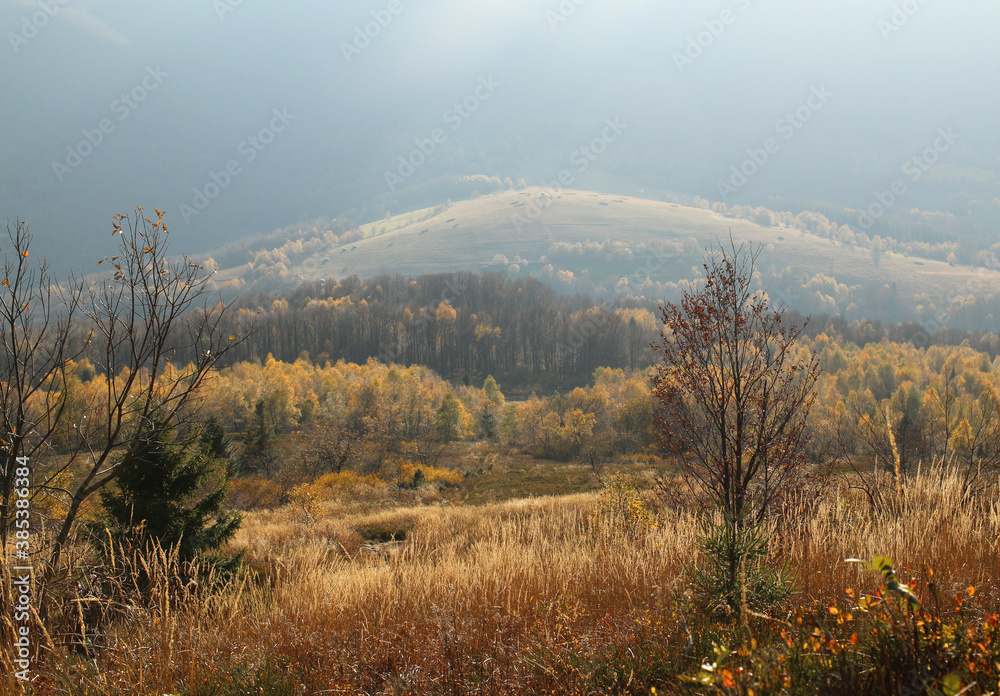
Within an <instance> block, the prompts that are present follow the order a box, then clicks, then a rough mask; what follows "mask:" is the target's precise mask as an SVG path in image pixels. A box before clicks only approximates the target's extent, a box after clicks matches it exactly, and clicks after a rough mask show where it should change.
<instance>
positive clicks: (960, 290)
mask: <svg viewBox="0 0 1000 696" xmlns="http://www.w3.org/2000/svg"><path fill="white" fill-rule="evenodd" d="M541 191H542V190H541V189H528V190H526V191H508V192H505V193H501V194H496V195H492V196H487V197H484V198H478V199H475V200H469V201H462V202H459V203H456V204H454V205H452V206H450V207H449V208H447V209H445V210H444V211H443V212H441V213H439V214H436V215H434V214H433V210H432V209H427V210H422V211H415V212H413V213H406V214H404V215H400V216H396V217H395V218H392V219H390V220H386V221H380V222H377V223H372V224H369V225H366V226H365V228H364V229H365V232H366V236H367V235H372V236H368V237H367V238H366V239H363V240H360V241H357V242H352V243H348V244H346V245H337V246H333V247H329V248H326V249H323V250H322V251H320V252H318V253H317V254H315V255H313V256H311V257H307V258H305V259H302V260H301V261H300V262H298V263H297V264H296V265H295V266H293V267H292V268H291V269H290V270H291V271H292V272H293V273H294V274H296V275H298V276H299V277H301V278H302V279H303V280H318V279H320V278H327V279H330V280H334V279H339V278H342V277H345V276H347V275H351V274H357V275H360V276H373V275H376V274H378V273H383V272H390V273H402V274H404V275H419V274H422V273H431V272H439V271H454V270H473V269H483V268H487V267H489V264H490V263H491V261H492V259H493V257H494V255H496V254H503V255H505V256H507V257H508V258H510V259H511V260H513V258H514V257H515V256H517V255H520V256H521V257H523V258H524V259H526V260H527V261H529V262H531V263H530V265H529V267H528V268H529V269H530V270H536V269H537V267H539V266H540V264H539V263H538V261H539V258H540V257H541V256H542V255H544V254H546V253H547V251H548V248H549V244H550V243H551V242H568V243H575V242H583V241H586V240H593V241H597V242H603V241H604V240H608V239H610V240H621V241H626V242H629V241H634V242H648V241H650V240H653V239H657V238H661V239H678V238H679V239H683V238H687V237H694V238H695V239H696V240H697V241H698V243H699V244H700V245H701V246H703V247H705V246H708V245H710V244H712V243H714V242H715V241H716V240H717V239H718V238H720V237H724V236H726V235H727V234H728V233H729V231H730V230H731V231H732V233H733V235H734V237H735V238H736V239H737V240H750V241H753V242H759V243H764V244H773V245H774V246H773V249H769V250H768V252H767V253H766V254H765V257H764V259H763V266H764V269H765V270H766V269H767V268H769V267H771V266H774V267H775V268H777V269H781V268H784V267H785V266H791V267H792V268H793V269H794V270H796V271H800V270H801V271H807V272H808V273H809V274H810V275H814V274H816V273H826V274H829V273H831V272H832V273H833V275H834V276H835V277H836V278H837V280H838V281H839V282H841V283H847V284H848V285H854V284H866V285H872V284H873V283H877V284H878V285H881V284H882V283H892V282H895V283H896V284H897V287H898V291H899V296H900V297H907V298H908V297H913V296H914V295H915V294H918V293H921V292H926V293H928V294H929V295H931V296H932V297H934V298H936V299H938V300H939V301H940V298H950V297H952V296H954V295H955V294H960V295H965V294H969V293H970V292H973V291H974V290H977V289H982V290H986V291H988V292H1000V274H998V273H995V272H989V271H985V270H983V269H977V270H972V269H969V268H967V267H960V266H949V265H948V264H946V263H942V262H938V261H929V260H925V259H914V258H909V257H904V256H901V255H897V254H886V255H885V256H884V257H883V260H882V263H881V266H880V267H879V268H876V267H875V266H874V264H873V262H872V259H871V255H870V253H869V252H867V251H866V250H862V249H854V248H849V247H843V246H838V245H834V244H831V243H830V242H829V241H828V240H825V239H822V238H820V237H818V236H815V235H812V234H808V233H802V232H801V231H799V230H793V229H789V228H785V227H779V226H775V227H762V226H760V225H757V224H756V223H753V222H749V221H747V220H739V219H734V218H729V217H724V216H722V215H719V214H717V213H714V212H712V211H708V210H701V209H698V208H692V207H682V206H678V205H675V204H671V203H665V202H661V201H652V200H644V199H637V198H629V197H623V196H616V195H612V194H599V193H593V192H588V191H565V192H563V193H562V195H560V196H558V197H556V198H553V199H551V201H549V202H548V205H547V207H546V208H545V209H544V210H542V211H541V215H540V216H539V217H538V218H537V219H536V220H534V221H531V222H527V224H522V229H521V230H520V231H519V230H518V229H517V224H516V216H518V215H520V216H522V218H524V217H525V211H526V210H527V209H528V208H527V207H526V206H525V205H524V204H526V203H528V204H530V202H531V201H534V200H536V199H537V196H538V194H539V193H540V192H541ZM373 232H374V234H372V233H373ZM325 258H328V259H329V261H326V262H324V259H325ZM568 263H569V262H566V261H563V262H561V263H560V264H559V265H557V270H558V269H559V268H566V267H567V266H568ZM577 263H578V264H580V267H577V268H574V267H572V266H568V268H569V270H574V271H575V272H577V273H579V271H580V270H581V268H582V267H585V264H586V263H587V261H586V260H584V261H582V262H577ZM493 268H498V267H496V266H493ZM500 268H502V267H500ZM684 270H685V271H687V272H686V273H684V276H682V277H690V276H691V273H690V271H689V270H687V268H686V267H685V269H684ZM238 272H239V271H237V270H236V269H230V270H227V271H223V272H222V273H220V277H219V280H220V281H224V280H228V279H229V278H231V277H235V275H236V274H237V273H238ZM678 272H679V271H678V269H677V268H676V267H670V268H668V269H667V271H666V272H664V273H662V274H661V275H660V276H657V275H656V274H654V278H655V279H657V280H661V281H667V280H677V279H679V278H678V277H677V276H676V274H677V273H678ZM672 275H673V277H671V276H672Z"/></svg>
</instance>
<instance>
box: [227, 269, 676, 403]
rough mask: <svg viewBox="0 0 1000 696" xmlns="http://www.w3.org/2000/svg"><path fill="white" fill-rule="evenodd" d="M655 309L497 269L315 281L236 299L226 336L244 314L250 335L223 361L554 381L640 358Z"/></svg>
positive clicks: (654, 330)
mask: <svg viewBox="0 0 1000 696" xmlns="http://www.w3.org/2000/svg"><path fill="white" fill-rule="evenodd" d="M655 310H656V305H655V303H635V302H633V303H631V304H629V303H627V302H621V303H615V304H611V303H609V304H606V305H602V306H598V305H595V304H594V302H593V301H592V300H591V299H590V298H588V297H585V296H564V295H559V294H557V293H556V292H555V291H554V290H553V289H552V288H550V287H548V286H546V285H544V284H543V283H541V282H539V281H537V280H534V279H509V278H506V277H504V276H502V275H499V274H474V273H445V274H435V275H427V276H421V277H419V278H416V279H408V278H404V277H403V276H399V275H394V276H380V277H377V278H374V279H371V280H365V279H361V278H357V277H350V278H347V279H345V280H343V281H341V282H340V283H339V284H337V285H334V286H333V287H324V286H323V285H321V284H316V283H313V284H306V285H303V286H301V287H300V288H298V289H297V290H295V291H294V292H290V293H285V294H282V295H280V296H276V297H274V296H272V297H257V298H250V299H245V300H242V301H241V305H240V309H239V311H238V312H237V313H236V314H237V316H236V317H235V318H234V331H235V330H236V325H237V324H242V323H243V322H246V321H247V320H248V319H250V318H254V319H255V324H256V330H255V331H254V333H253V334H252V335H250V336H249V338H248V339H247V340H246V342H244V343H243V344H242V345H240V346H238V347H236V348H234V349H233V351H232V353H231V356H232V359H233V360H235V361H243V360H260V359H262V358H263V357H264V356H267V355H268V354H270V355H273V356H274V357H275V358H276V359H277V360H280V361H285V362H290V361H295V360H297V359H298V358H299V357H300V356H302V355H303V354H308V355H309V356H310V357H311V359H312V360H314V361H315V362H316V363H317V364H319V365H322V364H324V363H325V362H326V361H333V362H336V361H338V360H345V361H347V362H354V363H364V362H365V361H367V360H368V359H369V358H376V359H378V360H380V361H382V362H395V363H400V364H405V365H424V366H427V367H430V368H432V369H434V370H435V371H437V372H438V373H440V374H442V375H444V376H446V377H448V378H452V379H464V378H466V377H468V379H471V380H476V381H481V380H482V379H484V378H485V377H486V375H489V374H494V375H497V376H501V375H503V376H504V377H505V378H506V379H508V380H510V381H513V382H514V383H517V384H519V385H529V386H545V384H544V383H545V380H549V381H550V382H551V385H550V386H554V385H557V384H565V383H567V380H569V381H572V380H573V379H576V378H583V379H585V378H586V377H587V376H589V375H590V374H591V373H592V372H593V371H594V370H595V369H597V368H598V367H605V366H611V367H621V368H628V369H636V368H641V367H644V366H647V365H649V364H650V361H651V360H652V359H653V356H652V354H651V352H650V351H649V345H650V344H651V343H652V342H653V341H655V340H656V338H657V335H658V330H659V329H658V323H657V321H656V315H655Z"/></svg>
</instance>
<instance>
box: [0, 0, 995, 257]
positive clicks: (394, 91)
mask: <svg viewBox="0 0 1000 696" xmlns="http://www.w3.org/2000/svg"><path fill="white" fill-rule="evenodd" d="M998 26H1000V4H998V3H993V2H986V1H985V0H964V1H963V0H957V1H953V2H950V3H944V2H942V1H941V0H923V1H922V2H921V1H920V0H906V1H905V2H899V1H896V0H888V1H887V0H837V1H836V2H834V1H826V0H813V1H811V2H802V1H801V0H799V1H798V2H795V1H792V0H710V1H707V2H698V3H680V2H671V1H669V0H614V1H612V0H422V1H419V2H418V1H417V0H362V1H360V2H351V3H341V2H332V3H330V2H317V1H314V0H302V1H301V2H296V3H276V2H266V1H265V0H171V2H170V3H169V4H168V3H154V2H148V1H145V0H128V1H126V0H45V1H41V2H38V1H29V0H0V28H2V34H3V36H2V37H0V38H2V41H0V94H2V95H3V96H2V99H0V126H2V129H0V132H2V140H0V162H2V165H3V166H2V168H0V214H2V215H3V217H4V219H5V220H7V221H14V220H17V219H21V220H25V221H27V222H28V223H29V225H30V226H31V230H32V232H33V234H34V237H35V245H36V246H37V247H38V248H39V249H40V250H41V251H42V252H43V253H45V254H46V255H48V256H49V257H50V258H51V259H52V261H53V263H54V264H55V265H56V266H58V267H65V266H68V265H70V264H72V265H73V266H75V267H77V268H78V269H80V270H83V271H90V270H93V264H96V262H97V260H98V259H99V258H101V257H103V256H104V255H105V254H107V253H109V252H110V251H111V249H110V248H108V240H109V232H110V228H111V219H112V216H113V215H115V214H116V213H124V212H128V211H130V210H133V209H134V208H135V206H137V205H141V206H144V207H145V208H147V209H153V208H158V209H160V210H164V211H166V218H165V220H166V221H167V224H168V226H169V228H170V230H171V237H172V240H171V251H172V252H174V253H181V252H187V253H192V254H198V253H202V252H205V251H208V250H210V249H212V248H215V247H219V246H221V245H223V244H225V243H227V242H229V241H232V240H235V239H239V238H242V237H246V236H251V235H259V234H263V233H268V232H271V231H272V230H274V229H277V228H281V227H285V226H287V225H292V224H295V223H300V222H305V221H309V220H313V219H316V218H318V217H337V216H345V215H346V216H349V217H351V219H353V220H354V222H356V223H363V222H366V221H368V220H369V219H374V218H379V217H382V215H384V213H385V212H386V211H390V212H393V213H398V212H403V211H404V210H407V209H414V208H418V207H423V206H425V205H433V204H436V203H440V202H443V201H441V200H437V199H438V198H440V197H441V196H443V195H444V194H443V193H442V191H443V190H446V188H442V186H440V185H438V184H439V183H440V182H442V181H445V182H447V181H452V180H454V179H456V178H458V177H462V176H471V175H476V174H485V175H488V176H497V177H500V178H505V177H511V178H512V179H514V180H516V179H518V178H523V179H525V180H526V181H527V182H528V183H529V184H544V183H546V182H549V181H551V180H552V179H554V178H555V177H557V176H558V175H559V173H560V172H563V171H566V170H567V169H569V170H571V171H572V172H573V174H574V185H575V186H577V187H579V188H595V189H601V190H607V191H612V192H621V193H628V194H631V195H639V194H640V193H645V194H647V195H650V196H656V195H663V194H664V193H665V192H670V193H675V194H679V195H688V196H693V195H701V196H704V197H707V198H710V199H711V200H726V202H728V203H735V202H739V203H752V204H760V203H761V202H766V201H768V200H771V199H773V197H780V198H782V199H785V200H798V201H824V202H828V203H832V204H836V205H844V206H849V207H863V206H865V205H867V204H868V203H869V202H870V201H871V200H872V199H873V196H874V195H876V194H877V193H879V192H881V191H884V190H888V189H889V187H891V185H892V184H893V182H894V181H896V180H898V179H900V178H901V177H907V176H909V175H908V174H907V173H906V170H904V169H903V167H904V166H905V165H906V164H907V162H911V163H912V161H913V158H914V157H918V158H924V157H925V153H928V152H930V154H929V155H926V156H929V157H933V158H934V162H933V163H932V165H933V166H931V163H928V162H926V161H924V159H921V160H920V161H919V162H918V163H917V164H918V165H922V166H920V171H921V173H922V176H921V177H919V178H918V180H917V181H911V182H908V183H909V185H908V191H907V196H906V200H905V201H904V203H905V205H906V207H908V208H911V207H919V208H921V209H925V210H949V211H950V210H959V211H960V210H961V209H962V207H963V206H967V205H968V204H969V201H970V200H978V199H990V198H992V197H996V196H1000V185H998V183H997V182H998V179H997V173H998V172H1000V133H998V131H997V128H996V124H997V123H998V116H1000V113H998V110H1000V103H998V99H1000V95H998V91H997V90H996V85H995V82H996V78H995V75H996V74H998V72H1000V42H997V41H996V40H995V37H994V34H995V31H996V28H997V27H998ZM609 122H610V123H612V124H616V128H617V131H616V132H619V134H620V137H617V138H615V140H614V142H611V143H608V142H606V141H605V142H604V143H603V145H601V144H600V141H601V138H602V134H604V133H605V129H606V128H608V123H609ZM943 134H944V135H943ZM945 135H946V136H947V137H944V136H945ZM595 143H597V147H598V149H600V150H601V151H600V152H594V151H592V150H588V149H587V148H590V147H592V146H594V145H595ZM928 148H930V151H929V150H928ZM581 157H583V159H581ZM401 158H402V160H403V161H406V160H409V162H410V163H411V164H412V163H414V162H418V163H419V165H418V166H415V167H412V171H411V168H407V167H406V166H405V165H404V166H403V168H402V169H400V166H401ZM748 161H752V162H753V164H756V166H753V164H749V165H748V164H747V163H748ZM584 162H586V166H585V167H584V166H583V163H584ZM911 168H912V167H911ZM740 170H742V171H744V172H746V171H752V172H753V174H752V175H751V176H748V177H746V176H745V177H743V178H741V177H740V176H739V174H738V172H739V171H740ZM404 174H405V176H404Z"/></svg>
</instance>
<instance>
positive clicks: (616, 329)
mask: <svg viewBox="0 0 1000 696" xmlns="http://www.w3.org/2000/svg"><path fill="white" fill-rule="evenodd" d="M984 302H985V301H984ZM659 306H660V302H659V301H654V300H650V299H645V298H635V297H625V296H622V297H619V298H617V299H616V300H614V301H608V302H604V303H600V304H598V303H595V301H594V300H593V299H591V298H590V297H588V296H586V295H572V296H568V295H561V294H559V293H557V292H556V291H555V290H554V289H553V288H551V287H549V286H548V285H545V284H544V283H542V282H540V281H538V280H535V279H531V278H516V279H512V278H509V277H506V276H504V275H502V274H491V273H486V274H476V273H441V274H435V275H426V276H421V277H418V278H405V277H403V276H400V275H384V276H379V277H377V278H374V279H362V278H358V277H349V278H346V279H344V280H343V281H341V282H340V283H339V284H335V285H333V286H332V287H330V286H329V285H324V284H321V283H311V284H304V285H302V286H301V287H299V288H298V289H296V290H294V291H292V292H288V293H283V294H280V295H269V296H263V295H259V296H256V297H247V298H243V299H241V300H240V301H239V305H238V307H239V309H238V311H237V312H235V313H234V314H233V317H232V319H231V320H230V323H231V324H232V325H231V327H229V328H230V329H231V331H230V333H231V334H233V335H235V334H237V333H240V332H241V331H244V330H245V327H246V326H247V325H248V324H249V323H250V322H251V321H252V322H253V323H254V324H255V326H256V328H255V331H254V332H253V333H252V334H251V335H250V336H249V337H248V338H247V340H246V341H245V342H244V343H242V344H240V345H239V346H236V347H235V348H233V350H232V351H231V353H230V355H229V356H227V359H229V361H230V362H229V364H232V363H233V362H240V361H258V362H260V361H263V360H264V358H266V357H267V356H268V355H272V356H273V357H274V358H275V359H277V360H279V361H282V362H294V361H296V360H298V359H299V358H300V357H302V356H304V355H308V357H309V358H310V360H312V361H313V362H314V363H316V364H318V365H320V366H322V365H323V364H325V363H326V362H327V361H330V362H334V363H335V362H337V361H339V360H344V361H346V362H352V363H364V362H366V361H367V360H368V359H369V358H375V359H378V360H380V361H381V362H386V363H389V362H392V363H399V364H403V365H424V366H426V367H429V368H431V369H433V370H435V371H436V372H437V373H439V374H441V375H443V376H444V377H445V378H447V379H452V380H456V381H462V380H465V379H466V378H468V380H471V381H473V382H477V383H481V381H482V380H483V379H485V377H486V376H487V375H490V374H492V375H496V376H497V378H498V379H502V381H503V382H504V384H505V385H507V386H508V387H509V388H510V389H512V390H514V392H515V393H521V394H527V393H528V392H530V391H531V390H532V389H536V390H539V391H551V390H553V389H559V388H566V387H573V386H579V385H580V384H582V383H584V381H585V380H586V379H588V378H589V376H590V375H591V374H592V373H593V372H594V370H595V369H597V368H600V367H611V368H621V369H626V370H634V369H640V368H643V367H646V366H649V365H650V364H652V361H653V360H654V359H655V356H654V354H653V352H652V351H651V350H650V345H651V344H653V343H655V342H656V341H657V340H658V339H659V335H660V334H659V332H660V325H661V324H660V315H659ZM977 309H978V310H985V309H988V308H987V307H985V306H984V304H983V303H981V302H970V303H968V304H966V305H963V306H962V307H957V308H954V310H955V312H956V316H963V317H966V318H968V319H969V321H970V323H971V322H972V319H973V317H972V313H973V312H974V311H975V310H977ZM997 311H998V312H1000V308H998V310H997ZM996 316H1000V314H997V315H996ZM787 320H788V321H789V322H791V323H794V324H801V323H803V321H804V320H805V317H803V316H802V314H800V313H798V312H795V311H789V312H788V314H787ZM980 322H981V318H980ZM821 333H825V334H827V335H828V336H831V337H832V340H833V341H835V342H836V343H839V344H844V345H848V344H854V345H857V346H864V345H867V344H869V343H879V342H883V341H890V342H896V343H904V342H910V343H912V344H913V345H915V346H917V347H927V346H933V345H943V346H948V345H959V344H962V343H963V342H968V345H969V346H970V347H971V348H973V349H975V350H978V351H983V352H985V353H988V354H989V355H990V357H991V359H992V358H994V357H996V355H997V353H998V351H1000V337H998V336H997V334H996V333H993V332H987V331H978V332H975V333H969V332H962V331H958V330H955V329H953V328H952V329H948V328H943V327H939V326H936V325H934V324H933V323H924V324H920V323H916V322H911V323H906V324H883V323H880V322H873V321H866V320H855V321H848V320H846V319H845V318H844V317H843V316H841V315H828V314H823V313H817V314H814V315H813V317H812V318H811V319H810V320H809V322H808V324H807V327H806V335H808V336H812V337H815V336H817V335H819V334H821ZM179 358H183V359H188V358H189V356H179Z"/></svg>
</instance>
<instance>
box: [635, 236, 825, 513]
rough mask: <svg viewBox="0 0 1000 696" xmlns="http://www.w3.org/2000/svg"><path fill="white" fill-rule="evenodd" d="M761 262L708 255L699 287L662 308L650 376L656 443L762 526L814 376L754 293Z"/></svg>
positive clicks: (752, 253)
mask: <svg viewBox="0 0 1000 696" xmlns="http://www.w3.org/2000/svg"><path fill="white" fill-rule="evenodd" d="M760 254H761V249H760V248H759V247H748V246H745V245H742V244H741V245H739V246H737V245H736V243H735V242H734V241H732V239H730V241H729V244H728V245H727V246H725V247H721V248H719V249H717V250H713V251H712V252H710V254H709V257H708V260H707V262H706V263H705V264H704V269H705V280H704V282H703V283H702V284H701V286H700V287H699V288H698V289H697V290H691V291H688V292H685V293H684V296H683V299H682V301H681V304H680V305H679V306H678V305H674V304H668V305H667V306H665V307H663V308H662V318H663V324H664V328H665V331H664V334H665V337H664V340H663V342H662V344H661V345H659V346H658V352H659V353H660V358H661V364H660V365H659V367H658V370H657V371H656V373H655V375H654V377H653V384H654V388H653V394H654V396H655V397H656V399H657V400H658V402H659V410H658V413H657V417H656V423H657V425H658V426H659V428H660V431H661V433H662V442H663V444H664V445H665V446H666V447H667V449H668V450H669V451H670V452H672V453H673V454H675V455H676V456H677V457H678V460H679V462H680V464H681V466H683V468H684V470H685V471H686V473H687V474H688V475H689V476H690V477H691V478H692V479H694V480H695V481H696V482H697V483H698V484H700V486H701V487H702V488H703V489H704V490H705V491H706V492H707V493H708V494H710V495H711V497H712V499H713V500H714V501H715V503H716V504H717V505H718V507H719V508H720V509H721V510H722V512H723V513H724V515H725V516H726V519H727V520H728V521H729V522H730V524H734V525H738V526H743V525H744V524H755V523H757V522H760V521H761V520H763V519H764V517H765V516H766V514H767V511H768V508H769V506H770V505H771V504H772V503H773V502H774V501H775V498H776V497H777V496H778V495H779V494H780V493H781V492H782V490H783V489H785V487H786V486H788V485H789V484H790V483H791V482H792V480H793V479H794V478H795V477H796V475H797V474H798V473H799V471H800V468H801V467H802V465H803V464H804V462H805V459H806V451H805V447H806V443H807V433H806V417H807V416H808V414H809V410H810V408H811V407H812V405H813V402H814V400H815V398H816V394H815V393H814V391H813V388H814V385H815V383H816V379H817V376H818V373H819V366H818V360H817V359H816V357H815V356H809V357H805V358H803V357H801V356H800V353H799V349H798V346H797V345H796V339H798V337H799V335H800V333H801V331H802V329H801V327H796V326H788V325H786V323H785V322H784V311H783V309H780V308H775V307H773V306H772V305H771V302H770V300H769V299H768V297H767V295H766V294H765V293H763V292H761V291H755V289H754V284H753V275H754V273H755V264H756V262H757V260H758V258H759V256H760Z"/></svg>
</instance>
